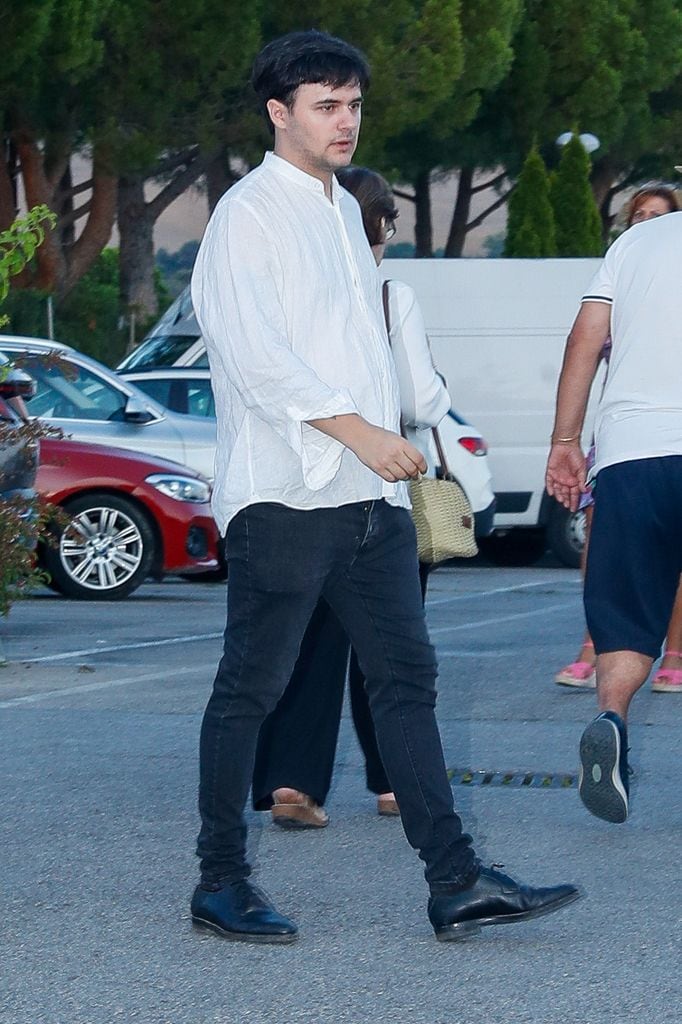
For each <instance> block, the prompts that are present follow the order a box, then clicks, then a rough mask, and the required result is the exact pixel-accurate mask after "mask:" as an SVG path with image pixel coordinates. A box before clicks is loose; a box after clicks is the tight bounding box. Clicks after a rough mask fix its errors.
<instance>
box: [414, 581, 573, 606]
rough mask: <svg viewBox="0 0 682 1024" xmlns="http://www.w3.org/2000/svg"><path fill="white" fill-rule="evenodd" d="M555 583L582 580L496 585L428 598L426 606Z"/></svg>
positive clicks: (509, 592)
mask: <svg viewBox="0 0 682 1024" xmlns="http://www.w3.org/2000/svg"><path fill="white" fill-rule="evenodd" d="M555 583H570V584H572V585H573V586H575V585H576V584H578V585H580V586H582V580H581V579H578V580H572V579H569V580H566V579H563V578H561V579H556V580H555V579H551V580H541V581H540V582H536V583H515V584H514V586H512V587H495V589H494V590H477V591H475V592H474V593H473V594H472V593H467V594H456V595H455V596H454V597H437V598H435V599H434V600H433V601H431V600H429V599H428V598H427V601H426V607H427V608H435V607H436V605H439V604H452V602H453V601H472V600H473V599H474V598H475V597H491V596H492V595H493V594H513V593H514V591H515V590H530V588H531V587H547V586H553V585H554V584H555Z"/></svg>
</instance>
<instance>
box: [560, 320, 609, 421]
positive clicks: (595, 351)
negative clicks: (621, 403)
mask: <svg viewBox="0 0 682 1024" xmlns="http://www.w3.org/2000/svg"><path fill="white" fill-rule="evenodd" d="M609 321H610V309H609V307H608V306H606V305H604V304H602V303H584V304H583V306H582V307H581V310H580V312H579V314H578V316H577V317H576V321H575V323H574V324H573V328H572V330H571V333H570V334H569V336H568V341H567V343H566V351H565V353H564V361H563V366H562V367H561V375H560V377H559V387H558V390H557V401H556V416H555V420H554V429H553V431H552V440H557V439H559V438H571V439H573V438H575V439H576V440H579V439H580V433H581V431H582V427H583V422H584V420H585V410H586V408H587V400H588V398H589V397H590V388H591V387H592V381H593V380H594V375H595V373H596V372H597V366H598V365H599V359H600V354H601V351H602V348H603V345H604V342H605V341H606V339H607V337H608V333H609Z"/></svg>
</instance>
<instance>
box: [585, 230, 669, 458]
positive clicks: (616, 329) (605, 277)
mask: <svg viewBox="0 0 682 1024" xmlns="http://www.w3.org/2000/svg"><path fill="white" fill-rule="evenodd" d="M680 254H682V213H667V214H665V216H663V217H656V218H653V219H652V220H649V221H646V222H644V223H642V224H636V225H634V226H633V227H631V228H629V229H628V230H627V231H625V232H624V233H623V234H622V235H621V236H620V238H618V239H617V240H616V241H615V242H614V243H613V245H612V246H611V248H610V249H609V250H608V252H607V253H606V256H605V257H604V261H603V263H602V265H601V267H600V269H599V271H598V272H597V274H596V276H595V278H594V279H593V281H592V283H591V284H590V286H589V288H588V290H587V292H586V294H585V295H583V299H582V301H583V302H604V303H607V304H608V305H610V306H611V339H612V349H611V356H610V360H609V371H608V376H607V378H606V384H605V385H604V391H603V393H602V397H601V402H600V403H599V409H598V411H597V420H596V424H595V443H596V461H595V466H594V469H593V470H592V473H591V476H596V475H597V473H598V472H599V471H600V470H601V469H604V468H605V467H606V466H611V465H614V464H616V463H620V462H628V461H630V460H632V459H651V458H657V457H660V456H664V455H682V288H680Z"/></svg>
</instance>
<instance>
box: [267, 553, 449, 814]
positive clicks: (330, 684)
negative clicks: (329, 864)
mask: <svg viewBox="0 0 682 1024" xmlns="http://www.w3.org/2000/svg"><path fill="white" fill-rule="evenodd" d="M430 568H431V567H430V566H429V565H425V564H424V563H420V565H419V580H420V583H421V588H422V599H423V598H424V597H425V596H426V584H427V580H428V574H429V570H430ZM349 650H350V661H349ZM346 677H347V678H348V690H349V695H350V706H351V715H352V718H353V725H354V727H355V732H356V734H357V737H358V742H359V744H360V748H361V750H362V753H363V757H364V761H365V777H366V779H367V789H368V790H369V791H370V792H371V793H390V791H391V784H390V782H389V781H388V776H387V774H386V769H385V768H384V764H383V761H382V760H381V754H380V753H379V746H378V744H377V736H376V730H375V728H374V722H373V720H372V713H371V711H370V706H369V697H368V696H367V689H366V687H365V677H364V675H363V672H362V669H361V668H360V665H359V663H358V658H357V655H356V653H355V651H354V650H353V649H352V648H351V647H350V641H349V639H348V637H347V634H346V632H345V630H344V628H343V626H342V625H341V623H340V622H339V620H338V619H337V617H336V615H335V614H334V612H333V611H332V609H331V608H330V607H329V605H328V604H327V602H326V601H325V600H324V599H323V598H321V599H320V601H319V602H318V604H317V607H316V608H315V611H314V612H313V617H312V619H311V620H310V624H309V626H308V628H307V630H306V633H305V636H304V637H303V642H302V644H301V651H300V654H299V656H298V660H297V662H296V667H295V669H294V671H293V673H292V676H291V679H290V680H289V683H288V685H287V688H286V690H285V691H284V693H283V694H282V697H281V698H280V701H279V703H278V704H277V707H276V708H275V710H274V711H271V712H270V714H269V715H268V717H267V718H266V719H265V721H264V722H263V724H262V726H261V730H260V734H259V737H258V747H257V748H256V762H255V765H254V769H253V788H252V797H253V806H254V807H255V808H256V810H258V811H264V810H268V808H270V807H271V806H272V794H273V792H274V791H275V790H276V789H280V788H283V787H285V788H287V789H298V790H300V792H301V793H306V794H307V795H308V796H311V797H312V798H313V800H314V801H315V802H316V803H318V804H320V805H321V804H324V803H325V801H326V799H327V796H328V794H329V787H330V786H331V781H332V773H333V771H334V758H335V754H336V744H337V741H338V736H339V726H340V724H341V711H342V708H343V693H344V688H345V683H346Z"/></svg>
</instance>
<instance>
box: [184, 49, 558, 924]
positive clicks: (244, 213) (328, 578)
mask: <svg viewBox="0 0 682 1024" xmlns="http://www.w3.org/2000/svg"><path fill="white" fill-rule="evenodd" d="M368 78H369V73H368V68H367V65H366V62H365V60H364V58H363V56H362V55H361V54H360V53H359V52H358V51H357V50H355V49H353V48H352V47H350V46H348V45H347V44H346V43H344V42H342V41H341V40H338V39H334V38H332V37H330V36H328V35H325V34H323V33H318V32H303V33H293V34H292V35H289V36H285V37H283V38H281V39H278V40H276V41H275V42H273V43H271V44H269V45H268V46H266V47H265V49H264V50H263V51H262V52H261V54H260V55H259V57H258V58H257V59H256V62H255V65H254V70H253V77H252V81H253V85H254V88H255V91H256V93H257V95H258V96H259V98H260V100H261V103H262V105H263V109H264V111H265V112H266V114H267V118H268V122H269V124H270V126H271V128H272V130H273V133H274V137H275V145H274V152H273V153H268V154H267V155H266V157H265V160H264V162H263V163H262V164H261V165H260V166H259V167H258V168H256V169H255V170H254V171H252V172H251V173H250V174H248V175H247V176H246V177H245V178H243V179H242V180H241V181H240V182H239V183H238V184H237V185H235V186H234V187H233V188H231V189H230V190H229V192H228V193H226V195H225V196H223V198H222V200H221V201H220V203H219V204H218V206H217V207H216V210H215V212H214V214H213V216H212V218H211V221H210V223H209V225H208V228H207V230H206V234H205V237H204V239H203V242H202V245H201V248H200V251H199V255H198V257H197V263H196V267H195V270H194V274H193V278H192V299H193V303H194V308H195V311H196V314H197V318H198V320H199V323H200V325H201V329H202V333H203V335H204V338H205V339H206V344H207V348H208V353H209V359H210V364H211V370H212V377H213V383H214V388H215V394H216V409H217V416H218V447H217V452H218V454H217V460H216V481H215V491H214V510H215V515H216V519H217V521H218V525H219V527H220V529H221V531H222V532H225V531H226V532H227V559H228V567H229V599H228V617H227V628H226V631H225V648H224V654H223V657H222V660H221V662H220V666H219V668H218V673H217V676H216V679H215V683H214V688H213V693H212V696H211V698H210V700H209V703H208V706H207V708H206V713H205V716H204V721H203V725H202V731H201V745H200V791H199V807H200V812H201V818H202V827H201V832H200V835H199V841H198V854H199V856H200V858H201V884H200V885H199V886H198V887H197V889H196V890H195V893H194V896H193V899H192V917H193V920H194V922H195V924H197V925H199V926H200V927H205V928H210V929H212V930H214V931H216V932H218V933H219V934H221V935H224V936H227V937H230V938H237V939H244V940H251V941H260V942H287V941H291V940H292V939H294V938H295V937H296V934H297V928H296V926H295V924H294V923H293V922H292V921H290V920H289V919H288V918H286V917H284V916H283V915H282V914H280V913H279V912H278V911H277V910H276V909H275V908H274V906H273V905H272V903H271V902H270V901H269V900H268V899H267V897H266V896H265V894H264V893H262V892H261V890H259V889H258V888H257V887H256V886H254V885H253V884H252V883H251V882H250V881H248V876H249V874H250V869H249V866H248V864H247V862H246V859H245V825H244V821H243V809H244V806H245V803H246V799H247V796H248V790H249V784H250V780H251V773H252V768H253V759H254V753H255V746H256V740H257V737H258V730H259V727H260V724H261V721H262V720H263V718H264V717H265V715H266V714H267V713H268V712H269V711H270V710H271V709H272V708H273V707H274V705H275V704H276V702H277V700H278V698H279V696H280V694H281V693H282V691H283V689H284V687H285V685H286V683H287V681H288V679H289V677H290V675H291V672H292V669H293V666H294V663H295V661H296V657H297V655H298V650H299V646H300V643H301V639H302V637H303V634H304V631H305V629H306V626H307V624H308V621H309V619H310V616H311V614H312V612H313V609H314V608H315V605H316V604H317V601H318V599H319V597H320V596H324V597H325V598H326V600H327V601H328V602H329V604H330V605H331V606H332V608H333V609H334V611H335V612H336V614H337V615H338V617H339V619H340V620H341V622H342V623H343V625H344V628H345V629H346V631H347V633H348V635H349V637H350V639H351V641H352V643H353V646H354V647H355V649H356V651H357V653H358V657H359V661H360V664H361V666H362V669H363V672H364V674H365V676H366V678H367V688H368V693H369V696H370V702H371V707H372V713H373V716H374V718H375V721H376V728H377V734H378V742H379V745H380V748H381V756H382V760H383V761H384V764H385V765H386V769H387V772H388V775H389V778H390V780H391V785H392V787H393V789H394V791H395V793H396V797H397V799H398V802H399V804H400V809H401V813H402V820H403V824H404V828H405V832H406V834H407V837H408V840H409V842H410V843H411V845H412V846H413V847H415V848H416V849H417V850H418V851H419V856H420V857H421V858H422V860H423V861H424V863H425V865H426V867H425V875H426V879H427V882H428V884H429V886H430V890H431V899H430V902H429V916H430V919H431V922H432V925H433V927H434V929H435V930H436V933H437V935H438V937H439V938H442V939H453V938H459V937H460V936H461V935H464V934H466V933H468V932H471V931H474V930H476V929H477V928H478V927H480V925H482V924H496V923H500V922H503V921H511V920H518V919H524V918H528V917H534V916H536V915H538V914H541V913H548V912H551V911H553V910H556V909H559V908H560V907H561V906H563V905H565V904H566V903H568V902H570V901H571V900H573V899H575V898H576V897H577V895H578V892H577V890H576V889H575V888H574V887H573V886H569V885H564V886H557V887H554V888H548V889H531V888H528V887H525V886H519V885H518V884H517V883H515V882H513V881H512V880H511V879H509V878H507V877H506V876H504V875H500V874H499V873H497V872H495V871H493V870H490V869H486V868H481V867H480V865H479V862H478V860H477V858H476V856H475V854H474V850H473V848H472V841H471V837H470V836H468V835H467V834H466V833H464V831H463V829H462V823H461V821H460V819H459V818H458V817H457V815H456V814H455V812H454V809H453V803H452V792H451V788H450V785H449V783H448V779H447V776H446V771H445V765H444V761H443V755H442V750H441V745H440V738H439V735H438V730H437V726H436V721H435V716H434V704H435V678H436V662H435V657H434V652H433V648H432V647H431V644H430V642H429V639H428V635H427V631H426V625H425V619H424V614H423V610H422V605H421V592H420V586H419V577H418V568H417V553H416V545H415V535H414V528H413V526H412V522H411V519H410V515H409V512H408V506H409V502H408V497H407V492H406V488H405V483H404V481H406V480H408V479H410V478H413V477H416V476H417V475H418V474H419V473H420V472H423V471H424V470H425V468H426V467H425V464H424V460H423V457H422V455H421V453H420V452H419V451H418V450H417V449H416V448H415V447H414V446H413V445H412V444H410V443H409V442H408V441H406V440H405V439H404V438H402V437H401V436H400V434H399V432H398V425H399V408H398V391H397V384H396V380H395V376H394V370H393V366H392V362H391V356H390V351H389V348H388V344H387V339H386V335H385V327H384V322H383V315H382V305H381V295H380V287H379V281H378V277H377V272H376V265H375V263H374V260H373V257H372V253H371V251H370V248H369V245H368V242H367V240H366V237H365V233H364V230H363V226H362V219H361V215H360V210H359V207H358V205H357V203H356V201H355V200H354V199H353V198H352V197H351V196H350V195H349V194H348V193H346V192H344V190H343V189H341V188H340V186H339V185H338V182H337V181H336V179H335V178H334V171H335V170H336V169H337V168H339V167H343V166H346V165H347V164H348V163H350V160H351V158H352V156H353V152H354V150H355V147H356V144H357V139H358V132H359V128H360V109H361V104H362V92H363V89H364V88H365V87H366V85H367V84H368Z"/></svg>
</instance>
